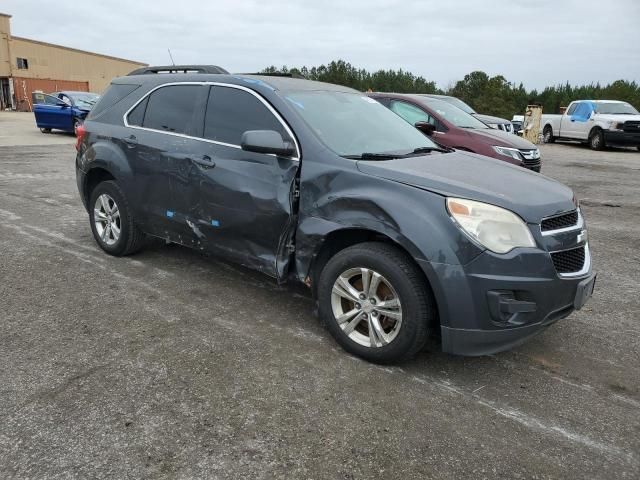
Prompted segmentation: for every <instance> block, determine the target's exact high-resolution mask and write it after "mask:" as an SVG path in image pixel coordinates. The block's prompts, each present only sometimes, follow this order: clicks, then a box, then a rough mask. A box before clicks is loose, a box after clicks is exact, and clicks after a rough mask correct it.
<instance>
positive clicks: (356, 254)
mask: <svg viewBox="0 0 640 480" xmlns="http://www.w3.org/2000/svg"><path fill="white" fill-rule="evenodd" d="M318 302H319V311H320V317H321V318H322V319H323V320H324V322H325V323H326V325H327V328H328V329H329V332H330V333H331V335H332V336H333V337H334V338H335V340H336V341H337V342H338V343H339V344H340V345H341V346H342V347H343V348H344V349H345V350H346V351H348V352H350V353H352V354H354V355H357V356H359V357H362V358H364V359H366V360H369V361H371V362H376V363H390V362H395V361H399V360H403V359H407V358H410V357H412V356H413V355H415V354H416V353H417V352H418V351H419V350H420V349H421V348H422V347H424V345H425V343H426V341H427V337H428V327H429V323H430V322H431V321H432V320H433V319H435V317H436V313H435V307H434V301H433V297H432V294H431V290H430V288H429V286H428V285H427V284H426V281H425V279H424V275H423V274H422V272H421V271H420V270H419V269H418V267H417V266H416V264H415V263H414V262H413V260H412V259H411V258H410V257H409V256H408V255H407V254H405V253H404V252H402V251H401V250H399V249H397V248H396V247H393V246H391V245H387V244H384V243H376V242H368V243H361V244H358V245H354V246H352V247H348V248H346V249H344V250H342V251H341V252H339V253H337V254H336V255H335V256H334V257H333V258H331V259H330V260H329V262H328V263H327V264H326V266H325V267H324V269H323V270H322V272H321V274H320V278H319V285H318Z"/></svg>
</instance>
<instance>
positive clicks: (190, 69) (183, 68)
mask: <svg viewBox="0 0 640 480" xmlns="http://www.w3.org/2000/svg"><path fill="white" fill-rule="evenodd" d="M149 73H222V74H228V73H229V72H227V71H226V70H225V69H224V68H222V67H218V66H217V65H160V66H155V67H142V68H137V69H135V70H133V71H132V72H129V74H128V75H127V76H129V75H147V74H149Z"/></svg>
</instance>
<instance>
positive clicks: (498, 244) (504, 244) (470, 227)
mask: <svg viewBox="0 0 640 480" xmlns="http://www.w3.org/2000/svg"><path fill="white" fill-rule="evenodd" d="M447 210H448V211H449V215H451V218H453V220H454V221H455V223H456V224H457V225H458V226H459V227H460V228H461V229H462V231H464V232H465V233H466V234H467V235H469V236H470V237H471V238H472V239H473V240H475V241H476V242H478V243H479V244H481V245H482V246H484V247H486V248H488V249H489V250H491V251H492V252H495V253H507V252H509V251H510V250H512V249H514V248H516V247H535V246H536V243H535V241H534V240H533V236H532V235H531V231H530V230H529V228H528V227H527V225H526V224H525V223H524V222H523V221H522V219H521V218H520V217H518V216H517V215H516V214H515V213H513V212H510V211H509V210H506V209H504V208H500V207H496V206H495V205H489V204H488V203H482V202H476V201H473V200H465V199H462V198H447Z"/></svg>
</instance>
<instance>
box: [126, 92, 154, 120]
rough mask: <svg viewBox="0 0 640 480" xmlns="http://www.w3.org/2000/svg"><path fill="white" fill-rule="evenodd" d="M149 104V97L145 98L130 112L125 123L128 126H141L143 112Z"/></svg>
mask: <svg viewBox="0 0 640 480" xmlns="http://www.w3.org/2000/svg"><path fill="white" fill-rule="evenodd" d="M148 102H149V97H145V99H144V100H142V101H141V102H140V103H139V104H138V105H136V108H134V109H133V110H131V113H130V114H129V116H128V117H127V122H128V123H129V125H134V126H136V127H141V126H142V121H143V120H144V112H145V111H146V110H147V103H148Z"/></svg>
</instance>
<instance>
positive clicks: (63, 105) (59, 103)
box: [56, 100, 71, 108]
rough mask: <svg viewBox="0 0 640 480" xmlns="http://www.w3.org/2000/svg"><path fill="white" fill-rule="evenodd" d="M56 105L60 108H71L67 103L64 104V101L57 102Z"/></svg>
mask: <svg viewBox="0 0 640 480" xmlns="http://www.w3.org/2000/svg"><path fill="white" fill-rule="evenodd" d="M56 105H57V106H58V107H62V108H65V107H70V106H71V105H69V104H68V103H67V102H65V101H64V100H60V101H58V103H56Z"/></svg>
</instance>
